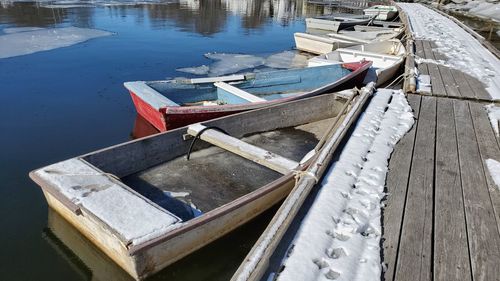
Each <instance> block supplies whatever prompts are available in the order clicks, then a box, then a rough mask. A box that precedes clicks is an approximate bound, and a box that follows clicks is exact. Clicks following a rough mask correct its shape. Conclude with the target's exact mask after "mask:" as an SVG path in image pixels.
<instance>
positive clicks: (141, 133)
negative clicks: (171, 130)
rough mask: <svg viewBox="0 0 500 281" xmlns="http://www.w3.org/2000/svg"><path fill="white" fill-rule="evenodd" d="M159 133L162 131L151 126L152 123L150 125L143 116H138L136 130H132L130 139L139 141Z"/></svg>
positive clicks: (135, 122) (135, 124)
mask: <svg viewBox="0 0 500 281" xmlns="http://www.w3.org/2000/svg"><path fill="white" fill-rule="evenodd" d="M159 132H160V131H158V129H156V128H155V127H154V126H153V125H151V123H149V122H148V121H147V120H146V119H144V118H143V117H142V116H141V115H139V114H137V115H136V117H135V121H134V128H133V129H132V133H131V134H130V137H131V138H132V139H139V138H143V137H147V136H151V135H154V134H157V133H159Z"/></svg>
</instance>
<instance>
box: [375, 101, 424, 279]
mask: <svg viewBox="0 0 500 281" xmlns="http://www.w3.org/2000/svg"><path fill="white" fill-rule="evenodd" d="M420 99H421V97H420V96H418V95H408V102H409V104H410V106H411V108H412V109H413V111H414V115H415V118H417V119H418V116H419V110H420ZM417 126H418V123H417V122H415V124H414V125H413V128H411V130H410V131H409V132H408V133H407V134H406V135H405V136H404V137H403V138H402V139H401V141H400V142H399V143H398V144H397V145H396V148H395V149H394V152H393V153H392V155H391V160H390V162H389V173H388V175H387V182H386V186H387V192H388V193H389V195H388V198H387V201H386V202H385V205H386V207H385V208H384V212H383V226H384V228H383V232H384V234H383V236H384V242H383V249H384V262H385V263H386V265H387V270H386V271H385V272H384V276H385V280H386V281H392V280H393V279H394V272H395V266H396V259H397V254H398V246H399V237H400V234H401V233H400V230H401V223H402V221H403V210H404V207H405V202H406V192H407V189H408V179H409V177H410V167H411V160H412V156H413V146H414V143H415V132H416V131H417Z"/></svg>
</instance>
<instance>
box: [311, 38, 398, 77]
mask: <svg viewBox="0 0 500 281" xmlns="http://www.w3.org/2000/svg"><path fill="white" fill-rule="evenodd" d="M405 52H406V50H405V47H404V45H403V44H401V42H400V41H399V40H397V39H393V40H389V41H383V42H376V43H369V44H364V45H357V46H352V47H348V48H340V49H337V50H336V51H333V52H330V53H328V54H324V55H321V56H317V57H314V58H311V59H309V61H308V66H310V67H311V66H322V65H329V64H339V63H344V62H354V61H362V60H369V61H372V62H373V64H372V67H371V68H370V70H369V71H368V74H367V75H366V78H365V83H368V82H372V81H373V82H376V85H377V86H380V85H383V84H384V83H386V82H387V81H389V79H391V78H393V77H394V76H395V74H396V73H397V71H398V70H399V68H400V66H401V64H402V63H403V61H404V55H405Z"/></svg>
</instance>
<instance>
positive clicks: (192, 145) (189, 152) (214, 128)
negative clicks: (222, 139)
mask: <svg viewBox="0 0 500 281" xmlns="http://www.w3.org/2000/svg"><path fill="white" fill-rule="evenodd" d="M210 129H212V130H216V131H219V132H221V133H224V134H226V135H229V134H228V133H227V132H226V131H224V130H223V129H221V128H219V127H216V126H210V127H205V128H203V129H202V130H201V131H199V132H198V133H197V134H196V136H195V137H194V139H193V141H192V142H191V145H190V146H189V150H188V153H187V155H186V159H187V160H189V157H190V155H191V150H193V147H194V143H195V142H196V140H197V139H199V138H200V136H201V134H203V133H204V132H205V131H206V130H210Z"/></svg>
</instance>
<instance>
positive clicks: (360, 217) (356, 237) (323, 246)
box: [278, 90, 414, 281]
mask: <svg viewBox="0 0 500 281" xmlns="http://www.w3.org/2000/svg"><path fill="white" fill-rule="evenodd" d="M413 123H414V120H413V114H412V110H411V108H410V106H409V105H408V102H407V101H406V98H405V96H404V94H403V93H402V92H400V91H396V92H393V91H392V90H380V91H378V92H377V94H375V96H374V97H373V99H372V101H371V102H370V104H369V105H368V107H367V109H366V111H365V112H364V113H363V115H362V116H361V118H360V120H359V121H358V123H357V125H356V127H355V130H354V131H353V134H352V135H351V137H350V138H349V140H348V142H347V144H346V146H345V147H344V148H343V150H342V153H341V155H340V157H339V159H338V160H337V161H336V162H334V163H333V165H332V167H331V168H330V170H329V171H327V173H326V175H325V177H324V179H323V181H322V182H321V185H322V186H321V189H320V191H319V193H318V195H317V196H316V199H315V201H314V203H313V205H312V206H311V208H310V210H309V211H308V213H307V215H306V216H305V218H304V220H303V222H302V225H301V226H300V229H299V231H298V232H297V234H296V235H295V237H294V240H293V242H292V243H293V245H294V246H293V251H292V252H291V254H290V256H289V257H288V258H286V259H285V261H284V270H283V271H282V272H281V273H279V276H278V280H281V281H283V280H332V279H335V280H379V279H380V276H381V271H382V265H381V263H382V261H381V257H380V237H381V210H382V203H381V200H382V199H383V197H384V196H385V193H384V186H385V178H386V174H387V171H388V159H389V157H390V155H391V153H392V151H393V149H394V146H395V144H396V143H397V142H398V141H399V139H400V138H401V137H402V136H403V135H404V134H405V133H406V132H407V131H408V130H409V129H410V128H411V126H412V125H413Z"/></svg>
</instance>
